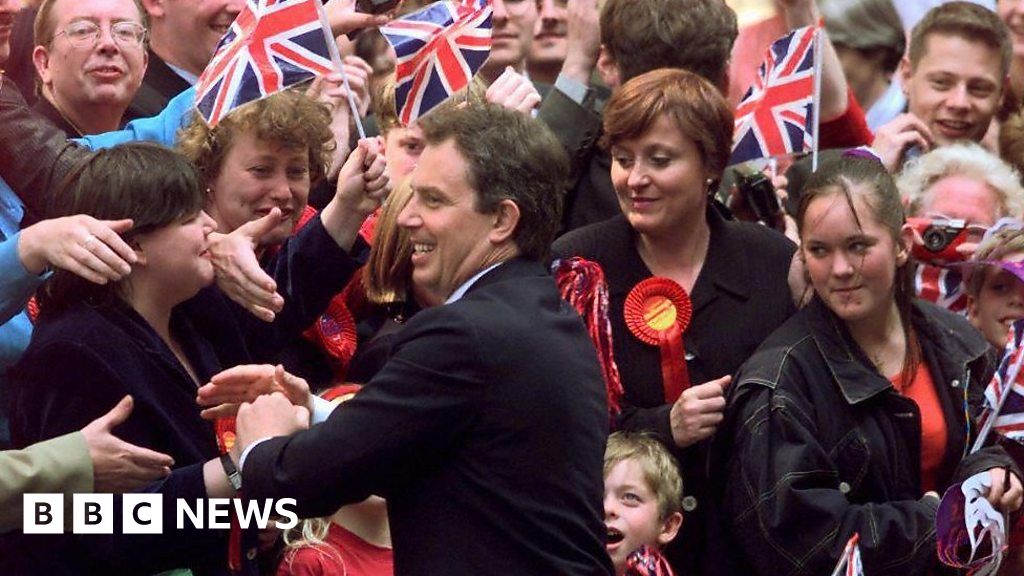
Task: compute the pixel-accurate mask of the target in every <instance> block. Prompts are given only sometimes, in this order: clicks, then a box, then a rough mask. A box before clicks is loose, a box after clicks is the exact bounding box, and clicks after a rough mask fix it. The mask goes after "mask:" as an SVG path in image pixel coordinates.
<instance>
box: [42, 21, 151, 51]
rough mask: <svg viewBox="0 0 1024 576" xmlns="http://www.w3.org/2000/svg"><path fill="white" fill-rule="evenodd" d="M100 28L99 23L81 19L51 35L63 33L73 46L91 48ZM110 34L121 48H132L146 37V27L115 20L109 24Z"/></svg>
mask: <svg viewBox="0 0 1024 576" xmlns="http://www.w3.org/2000/svg"><path fill="white" fill-rule="evenodd" d="M100 30H101V28H100V26H99V24H96V23H95V22H89V21H87V20H82V21H79V22H75V23H73V24H69V25H68V27H67V28H65V29H63V30H61V31H60V32H57V33H56V34H54V35H53V37H54V38H56V37H57V36H60V35H61V34H63V35H64V36H65V37H66V38H67V39H68V42H70V43H71V45H72V46H74V47H75V48H91V47H93V46H95V45H96V41H97V40H99V37H100ZM110 35H111V36H112V37H113V38H114V41H115V42H117V44H118V45H119V46H121V47H122V48H134V47H136V46H141V45H142V42H143V41H144V40H145V39H146V27H145V26H143V25H142V24H139V23H138V22H117V23H115V24H112V25H111V26H110Z"/></svg>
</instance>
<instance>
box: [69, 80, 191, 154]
mask: <svg viewBox="0 0 1024 576" xmlns="http://www.w3.org/2000/svg"><path fill="white" fill-rule="evenodd" d="M195 95H196V89H195V88H189V89H188V90H185V91H183V92H182V93H181V94H178V95H177V96H175V97H174V98H172V99H171V101H170V102H168V103H167V107H166V108H164V110H163V112H160V114H157V115H156V116H153V117H151V118H138V119H136V120H132V121H131V122H129V123H128V124H127V125H126V126H125V127H124V128H123V129H122V130H113V131H111V132H104V133H103V134H94V135H91V136H85V137H83V138H78V139H77V140H76V142H78V143H80V144H82V145H83V146H85V147H86V148H89V149H91V150H100V149H102V148H111V147H113V146H117V145H118V144H123V143H125V142H138V141H148V142H157V143H159V144H163V145H165V146H173V145H174V143H175V142H176V141H177V137H178V130H179V129H181V128H182V127H184V126H186V125H188V123H189V122H190V121H191V120H192V105H193V103H194V102H195Z"/></svg>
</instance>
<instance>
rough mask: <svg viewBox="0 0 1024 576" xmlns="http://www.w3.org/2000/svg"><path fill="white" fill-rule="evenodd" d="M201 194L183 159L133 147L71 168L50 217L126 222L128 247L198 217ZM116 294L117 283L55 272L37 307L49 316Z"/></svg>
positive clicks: (197, 179)
mask: <svg viewBox="0 0 1024 576" xmlns="http://www.w3.org/2000/svg"><path fill="white" fill-rule="evenodd" d="M203 190H204V187H203V185H202V183H201V180H200V177H199V173H198V172H197V171H196V169H195V167H194V166H192V163H191V162H189V161H188V159H187V158H185V157H184V156H182V155H181V154H179V153H177V152H175V151H173V150H171V149H169V148H165V147H163V146H159V145H157V144H149V143H142V142H132V143H128V144H121V145H119V146H115V147H113V148H109V149H106V150H100V151H98V152H96V153H95V154H93V155H91V156H89V157H87V158H85V159H84V160H82V161H81V162H80V163H79V164H78V165H76V166H75V168H74V169H72V170H71V171H70V172H69V173H68V175H67V176H65V178H64V180H63V181H62V182H61V183H60V184H59V185H58V187H57V189H56V192H55V193H54V196H53V198H54V201H53V210H52V211H51V214H52V216H53V217H59V216H71V215H74V214H87V215H89V216H92V217H94V218H97V219H100V220H121V219H125V218H131V219H132V220H133V223H134V224H133V226H132V229H131V230H129V231H128V232H125V233H124V234H122V235H121V236H122V238H123V239H124V240H125V242H129V243H130V242H131V240H132V239H133V238H135V237H136V236H138V235H139V234H143V233H146V232H150V231H153V230H155V229H157V228H161V227H163V226H166V225H168V224H172V223H174V222H178V221H180V220H182V219H184V218H186V217H190V216H193V215H195V214H198V213H199V211H200V210H202V209H203V206H204V205H205V203H206V200H207V199H206V197H205V195H204V193H203ZM118 290H119V284H118V283H107V284H103V285H99V284H94V283H92V282H90V281H88V280H85V279H84V278H81V277H79V276H77V275H75V274H73V273H71V272H67V271H64V270H56V271H54V273H53V276H51V277H50V278H49V279H48V280H47V281H46V283H45V284H44V286H43V289H42V292H41V294H42V297H41V302H40V308H41V309H42V310H43V311H45V312H46V313H51V312H59V311H60V310H63V309H65V308H67V307H68V306H70V305H72V304H75V303H77V302H86V303H88V304H91V305H94V306H98V305H102V304H108V303H110V302H112V301H113V300H114V299H115V298H116V296H117V294H118Z"/></svg>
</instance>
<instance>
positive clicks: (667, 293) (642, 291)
mask: <svg viewBox="0 0 1024 576" xmlns="http://www.w3.org/2000/svg"><path fill="white" fill-rule="evenodd" d="M624 314H625V316H626V326H628V327H629V331H630V332H631V333H632V334H633V336H636V337H637V339H639V340H640V341H641V342H644V343H646V344H648V345H651V346H657V347H658V349H659V350H660V351H661V380H662V386H663V387H664V390H665V402H666V403H668V404H673V403H675V401H676V400H678V399H679V396H681V395H682V393H683V392H684V391H685V390H686V389H687V388H689V387H690V372H689V370H688V369H687V367H686V348H685V347H684V346H683V333H684V332H686V328H687V326H689V325H690V318H691V317H692V316H693V304H692V303H691V302H690V296H689V295H688V294H687V293H686V290H683V287H682V286H680V285H679V284H677V283H676V282H675V281H673V280H670V279H668V278H664V277H662V276H654V277H653V278H648V279H647V280H644V281H643V282H640V283H639V284H637V285H636V286H634V287H633V289H632V290H630V291H629V295H627V296H626V302H625V306H624Z"/></svg>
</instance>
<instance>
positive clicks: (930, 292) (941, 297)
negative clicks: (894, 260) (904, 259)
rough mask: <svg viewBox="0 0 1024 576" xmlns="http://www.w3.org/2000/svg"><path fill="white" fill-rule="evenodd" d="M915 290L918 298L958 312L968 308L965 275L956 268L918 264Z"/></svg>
mask: <svg viewBox="0 0 1024 576" xmlns="http://www.w3.org/2000/svg"><path fill="white" fill-rule="evenodd" d="M914 292H915V293H916V294H917V297H918V298H921V299H922V300H927V301H929V302H932V303H933V304H935V305H937V306H941V307H942V308H945V309H946V310H949V311H950V312H956V313H958V314H960V313H964V312H965V311H966V310H967V291H966V290H964V284H963V276H962V275H961V273H960V271H959V270H957V269H956V268H943V267H941V266H932V265H931V264H921V263H918V264H917V269H916V270H915V271H914Z"/></svg>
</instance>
